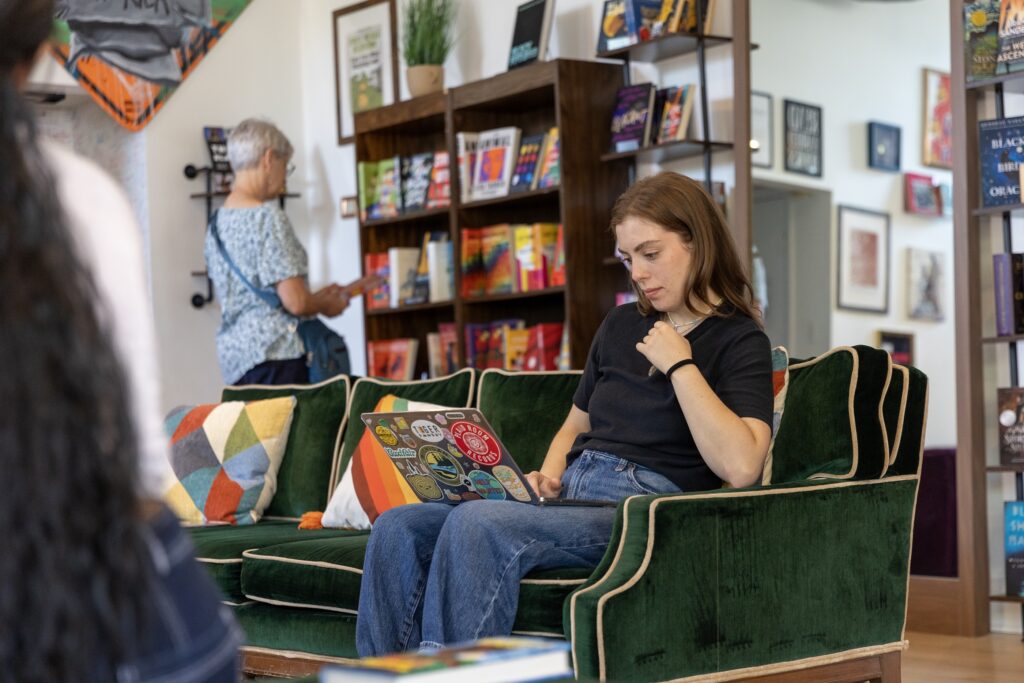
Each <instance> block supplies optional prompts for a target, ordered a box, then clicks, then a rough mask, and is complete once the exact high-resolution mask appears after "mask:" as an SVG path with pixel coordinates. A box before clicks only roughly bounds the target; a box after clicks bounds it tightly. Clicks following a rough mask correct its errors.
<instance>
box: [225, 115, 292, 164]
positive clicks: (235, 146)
mask: <svg viewBox="0 0 1024 683" xmlns="http://www.w3.org/2000/svg"><path fill="white" fill-rule="evenodd" d="M268 150H269V151H272V152H273V153H274V156H276V157H278V158H279V159H290V158H291V156H292V154H293V153H294V151H295V150H294V148H293V147H292V143H290V142H288V138H287V137H285V135H284V133H282V132H281V131H280V130H278V128H277V126H275V125H274V124H272V123H271V122H270V121H264V120H262V119H246V120H244V121H242V122H241V123H239V124H238V125H237V126H235V127H234V129H233V130H232V131H231V134H230V135H229V136H228V159H229V160H230V161H231V168H232V169H233V170H234V171H236V172H238V171H244V170H246V169H249V168H254V167H255V166H257V165H258V164H259V163H260V159H262V158H263V155H265V154H266V153H267V151H268Z"/></svg>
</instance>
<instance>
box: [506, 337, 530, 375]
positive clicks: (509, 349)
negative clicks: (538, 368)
mask: <svg viewBox="0 0 1024 683" xmlns="http://www.w3.org/2000/svg"><path fill="white" fill-rule="evenodd" d="M529 345H530V331H529V330H526V329H519V330H515V329H512V328H506V330H505V363H504V367H505V369H506V370H511V371H513V372H518V371H519V370H522V369H523V363H524V362H525V361H526V350H527V349H528V348H529Z"/></svg>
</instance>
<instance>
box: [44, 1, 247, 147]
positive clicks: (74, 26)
mask: <svg viewBox="0 0 1024 683" xmlns="http://www.w3.org/2000/svg"><path fill="white" fill-rule="evenodd" d="M251 1H252V0H120V1H118V2H111V1H110V0H58V1H57V5H56V11H57V13H56V16H55V17H54V34H53V38H52V43H51V50H52V53H53V55H54V57H55V58H56V59H57V60H58V61H59V62H60V63H61V64H63V65H64V68H65V69H67V71H68V73H70V74H71V75H72V76H73V77H74V78H75V79H76V80H77V81H78V83H79V84H80V85H81V86H82V89H83V90H85V91H86V92H87V93H89V95H90V96H91V97H92V98H93V99H94V100H95V101H96V102H97V103H98V104H99V105H100V106H101V107H102V108H103V109H104V110H105V111H106V112H107V113H108V114H110V116H111V117H113V118H114V120H115V121H117V122H118V123H119V124H121V125H122V126H123V127H125V128H127V129H128V130H130V131H140V130H142V129H143V128H145V127H146V124H148V123H149V122H150V121H151V120H152V119H153V117H154V116H155V115H156V113H157V112H158V111H160V109H161V108H162V107H163V106H164V105H165V104H166V103H167V101H168V100H169V99H170V97H171V96H172V95H173V94H174V92H175V90H176V89H177V87H178V86H179V85H181V83H182V82H183V81H184V80H185V79H186V78H188V77H189V75H190V74H191V73H192V71H193V70H195V68H196V67H197V66H198V65H199V63H200V62H201V61H202V60H203V58H204V57H205V56H206V54H207V53H208V52H209V51H210V50H211V49H212V48H213V46H214V45H216V44H217V41H219V40H220V39H221V37H223V36H224V34H225V33H226V32H227V31H228V29H230V28H231V26H232V24H233V23H234V22H235V21H236V20H237V19H238V16H239V15H240V14H241V13H242V11H243V10H244V9H245V8H246V7H248V5H249V3H250V2H251Z"/></svg>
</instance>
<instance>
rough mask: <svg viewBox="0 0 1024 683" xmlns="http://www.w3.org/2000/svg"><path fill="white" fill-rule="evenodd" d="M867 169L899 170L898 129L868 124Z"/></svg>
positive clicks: (875, 122) (876, 123)
mask: <svg viewBox="0 0 1024 683" xmlns="http://www.w3.org/2000/svg"><path fill="white" fill-rule="evenodd" d="M868 167H870V168H877V169H878V170H879V171H899V170H900V127H899V126H892V125H889V124H888V123H879V122H878V121H869V122H868Z"/></svg>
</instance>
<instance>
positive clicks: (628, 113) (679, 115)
mask: <svg viewBox="0 0 1024 683" xmlns="http://www.w3.org/2000/svg"><path fill="white" fill-rule="evenodd" d="M696 92H697V86H696V85H690V84H688V85H679V86H672V87H668V88H660V89H658V88H655V87H654V84H653V83H639V84H637V85H627V86H625V87H622V88H619V91H618V94H617V97H616V102H615V111H614V112H613V114H612V148H613V149H614V150H615V151H616V152H627V151H632V150H635V149H640V148H641V147H646V146H647V145H657V144H661V143H665V142H672V141H674V140H685V139H687V133H688V131H689V129H690V115H691V113H692V112H693V102H694V100H695V99H696Z"/></svg>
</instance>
